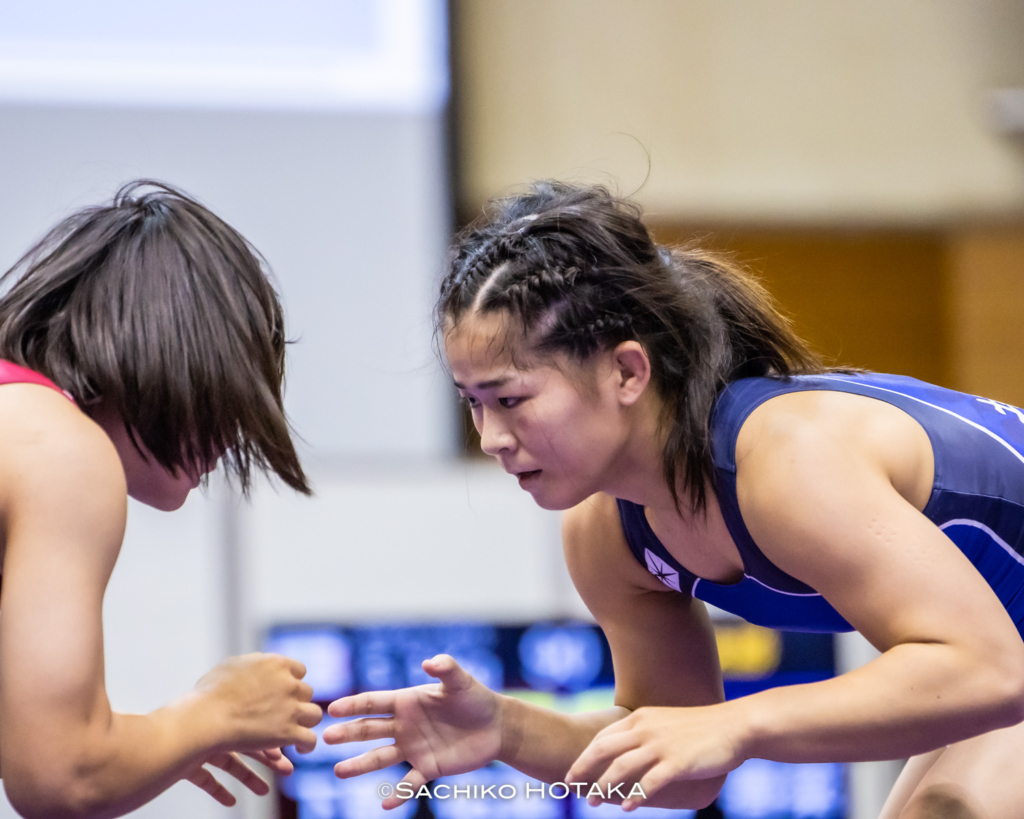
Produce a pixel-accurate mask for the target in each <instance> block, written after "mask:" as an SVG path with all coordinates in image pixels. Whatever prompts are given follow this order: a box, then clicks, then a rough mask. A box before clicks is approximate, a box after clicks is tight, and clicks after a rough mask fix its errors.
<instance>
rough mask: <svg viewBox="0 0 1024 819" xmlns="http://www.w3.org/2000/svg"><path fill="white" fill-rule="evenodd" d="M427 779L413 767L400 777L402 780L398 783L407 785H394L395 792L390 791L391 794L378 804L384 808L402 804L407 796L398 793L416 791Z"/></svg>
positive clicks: (387, 808)
mask: <svg viewBox="0 0 1024 819" xmlns="http://www.w3.org/2000/svg"><path fill="white" fill-rule="evenodd" d="M427 781H428V780H427V777H425V776H424V775H423V774H421V773H420V772H419V771H417V770H416V769H415V768H413V769H412V770H411V771H409V773H407V774H406V775H405V776H404V777H402V781H401V782H399V783H398V784H399V785H401V784H403V783H405V784H407V785H408V786H409V787H408V788H401V789H399V787H398V786H396V787H395V792H394V793H392V794H391V796H389V797H388V798H387V799H385V800H384V801H383V802H381V803H380V806H381V807H382V808H384V810H392V809H393V808H397V807H398V806H399V805H402V804H404V803H405V802H407V801H409V800H408V799H407V798H405V797H401V796H399V795H398V794H399V793H416V792H417V791H418V790H419V789H420V788H422V787H423V786H424V785H426V784H427Z"/></svg>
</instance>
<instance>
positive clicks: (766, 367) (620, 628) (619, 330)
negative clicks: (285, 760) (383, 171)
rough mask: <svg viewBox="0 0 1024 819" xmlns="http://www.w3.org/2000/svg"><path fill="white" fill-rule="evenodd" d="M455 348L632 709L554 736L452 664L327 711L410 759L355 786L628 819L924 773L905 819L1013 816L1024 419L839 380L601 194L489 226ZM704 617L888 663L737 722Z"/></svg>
mask: <svg viewBox="0 0 1024 819" xmlns="http://www.w3.org/2000/svg"><path fill="white" fill-rule="evenodd" d="M438 329H439V332H440V333H441V336H442V338H443V341H444V346H445V352H446V356H447V359H448V363H449V365H450V367H451V370H452V373H453V375H454V378H455V382H456V386H457V387H458V389H459V391H460V393H461V394H462V395H463V396H464V398H465V400H466V401H467V403H468V404H469V406H470V407H471V409H472V414H473V419H474V422H475V424H476V427H477V429H478V430H479V432H480V436H481V439H482V447H483V449H484V451H485V452H487V453H488V454H490V455H492V456H494V457H495V458H496V459H498V460H499V461H500V462H501V464H502V466H503V467H504V468H505V469H506V470H507V471H508V472H510V473H512V474H514V475H515V476H516V478H517V480H518V481H519V484H520V486H522V487H523V488H524V489H526V490H527V491H528V492H530V494H531V495H532V496H533V498H534V500H535V501H536V502H537V503H538V504H539V505H540V506H542V507H544V508H546V509H562V510H566V512H565V516H564V525H563V536H564V547H565V556H566V560H567V563H568V566H569V570H570V573H571V575H572V578H573V581H574V583H575V584H576V587H577V589H578V590H579V592H580V594H581V596H582V597H583V599H584V601H585V602H586V603H587V605H588V606H589V608H590V610H591V611H592V612H593V614H594V616H595V618H596V619H597V621H598V622H599V623H600V625H601V626H602V628H603V629H604V631H605V633H606V635H607V637H608V641H609V643H610V645H611V650H612V654H613V659H614V666H615V685H616V691H615V698H616V699H615V702H616V705H615V707H614V708H611V709H609V710H607V711H602V712H595V713H589V714H583V715H572V716H570V715H565V714H559V713H554V712H552V711H547V710H545V709H542V708H539V707H535V706H532V705H529V704H527V703H523V702H520V701H517V700H513V699H509V698H506V697H502V696H499V695H497V694H495V693H493V692H491V691H489V690H487V689H486V688H484V687H483V686H481V685H480V684H479V683H478V682H476V681H475V680H473V678H472V677H470V676H469V675H468V674H467V673H466V672H464V671H463V670H462V669H461V668H459V667H458V666H457V665H456V664H455V662H454V660H452V658H451V657H447V656H439V657H435V658H433V659H431V660H428V661H426V662H425V663H424V668H425V669H426V670H427V671H428V672H429V673H430V674H432V675H433V676H435V677H437V678H438V679H439V681H440V682H439V683H438V684H433V685H428V686H421V687H418V688H412V689H405V690H402V691H397V692H378V693H373V694H364V695H357V696H354V697H349V698H345V699H342V700H339V701H338V702H336V703H334V704H333V705H332V707H331V709H330V710H331V713H333V714H334V715H336V716H351V715H359V714H388V715H390V716H386V717H384V718H377V719H360V720H353V721H349V722H345V723H340V724H338V725H335V726H331V727H330V728H329V729H327V731H325V733H324V738H325V740H326V741H328V742H346V741H352V740H356V739H373V738H386V737H390V738H393V739H394V740H395V742H394V744H393V745H389V746H385V747H383V748H379V749H377V750H374V751H371V752H369V753H367V754H363V755H361V756H358V757H356V758H354V759H350V760H347V761H345V762H341V763H339V764H338V766H337V769H336V770H337V773H338V775H339V776H343V777H347V776H354V775H357V774H360V773H363V772H366V771H370V770H375V769H379V768H382V767H385V766H388V765H392V764H395V763H396V762H399V761H402V760H405V761H407V762H408V763H409V764H410V765H411V766H412V769H411V770H410V771H409V773H408V775H407V777H406V781H407V782H408V783H409V784H410V785H412V786H413V787H414V789H415V788H416V787H418V786H419V785H420V784H422V783H423V782H425V781H428V780H431V779H433V778H435V777H437V776H439V775H444V774H454V773H459V772H463V771H467V770H470V769H473V768H476V767H479V766H481V765H484V764H486V763H488V762H490V761H492V760H495V759H500V760H503V761H504V762H507V763H508V764H510V765H512V766H514V767H516V768H518V769H520V770H522V771H524V772H525V773H528V774H530V775H532V776H535V777H538V778H540V779H544V780H547V781H549V782H551V781H560V780H563V781H564V780H568V781H570V782H599V783H603V784H604V785H605V786H607V785H608V784H613V783H627V784H628V783H631V782H639V783H640V785H641V786H642V788H643V790H644V792H645V793H646V795H647V799H646V800H641V799H639V798H630V799H627V800H625V802H624V803H623V807H624V808H626V809H627V810H628V809H632V808H633V807H635V806H637V805H638V804H640V803H641V802H643V801H646V803H647V804H649V805H654V806H658V805H661V806H682V807H698V806H702V805H706V804H708V803H709V802H710V801H711V800H712V799H714V797H715V795H716V794H717V792H718V789H719V787H720V786H721V783H722V781H723V778H724V776H725V774H727V773H728V772H729V771H730V770H732V769H734V768H735V767H736V766H738V765H739V764H740V763H742V762H743V761H744V760H745V759H748V758H751V757H760V758H764V759H774V760H781V761H787V762H812V761H829V760H831V761H855V760H871V759H898V758H905V757H911V756H915V755H916V758H915V759H914V760H913V762H912V763H911V764H909V765H908V766H907V768H906V769H905V772H904V775H903V777H901V781H900V783H899V784H898V786H897V788H896V789H895V790H894V791H893V794H892V796H891V797H890V800H889V803H888V804H887V806H886V809H885V813H884V815H885V817H886V818H887V819H894V818H895V817H902V819H910V817H922V816H937V815H942V816H946V815H958V816H959V815H968V814H967V813H964V812H965V811H969V810H973V811H974V812H975V813H977V814H978V815H980V816H985V817H992V818H993V819H997V818H1005V819H1009V818H1010V817H1017V816H1019V815H1020V805H1021V799H1020V790H1021V786H1020V785H1019V783H1020V782H1021V779H1022V778H1021V776H1020V774H1021V773H1022V772H1024V761H1022V760H1024V753H1022V751H1024V727H1022V726H1020V725H1018V723H1020V721H1021V719H1022V718H1024V641H1022V639H1021V635H1020V633H1019V631H1018V629H1019V628H1020V627H1021V624H1022V622H1024V600H1022V595H1021V590H1022V587H1024V566H1022V562H1024V557H1022V555H1021V551H1022V550H1024V423H1022V419H1024V413H1022V412H1021V411H1020V410H1017V409H1014V408H1013V407H1009V406H1006V405H1003V404H1000V403H998V402H995V401H989V400H985V399H978V398H975V397H973V396H967V395H960V394H958V393H954V392H950V391H948V390H943V389H940V388H938V387H932V386H930V385H927V384H923V383H920V382H917V381H914V380H912V379H907V378H900V377H895V376H882V375H874V374H865V373H856V372H850V371H840V370H831V371H830V370H829V368H827V367H824V366H823V365H822V364H821V362H820V361H819V360H818V359H817V358H816V357H815V356H814V355H813V354H812V353H811V352H810V351H809V350H808V349H807V347H806V346H805V345H804V344H803V343H802V342H801V341H800V340H799V339H798V338H796V337H795V336H794V334H793V333H792V331H791V330H790V328H789V326H788V324H787V322H786V321H785V319H783V318H782V317H781V316H780V315H779V313H778V312H777V311H776V309H775V307H774V306H773V304H772V302H771V300H770V299H769V297H768V296H767V294H765V293H764V291H763V290H761V288H760V287H758V286H757V285H756V284H755V283H753V282H752V281H751V280H750V279H749V278H747V277H746V276H745V275H744V274H743V273H742V272H740V271H737V270H736V269H734V268H733V267H732V266H730V265H729V264H728V263H726V262H724V261H722V260H721V259H717V258H715V257H712V256H709V255H706V254H703V253H701V252H699V251H696V250H693V249H668V248H665V247H660V246H658V245H656V244H655V243H654V242H653V241H652V239H651V237H650V235H649V234H648V232H647V230H646V228H645V227H644V225H643V224H642V222H641V221H640V219H639V211H638V210H637V209H636V208H635V207H634V206H632V205H631V204H630V203H628V202H624V201H621V200H617V199H615V198H614V197H612V196H610V195H609V194H608V193H607V192H606V191H604V190H603V189H600V188H574V187H571V186H565V185H561V184H557V183H544V184H539V185H536V186H534V187H533V188H532V189H530V190H528V191H527V192H526V193H525V194H523V195H522V196H518V197H515V198H512V199H508V200H504V201H501V202H498V203H496V205H495V206H494V207H493V208H492V210H491V212H490V213H489V215H488V216H487V217H486V218H485V219H484V220H483V221H482V222H480V223H478V224H476V225H474V226H472V227H471V228H469V229H468V230H467V231H466V232H465V233H463V234H462V235H461V236H459V237H458V239H457V240H456V242H455V244H454V246H453V248H452V251H451V254H450V257H449V264H448V271H447V275H446V277H445V278H444V281H443V283H442V286H441V296H440V300H439V305H438ZM701 601H708V602H710V603H713V604H715V605H716V606H720V607H722V608H724V609H728V610H731V611H734V612H737V613H739V614H741V615H743V616H744V617H747V618H748V619H750V620H751V621H753V622H755V623H762V624H764V625H770V626H777V627H780V628H792V629H811V630H845V629H850V628H856V629H858V630H859V631H860V632H861V633H862V634H864V636H865V637H866V638H867V639H868V640H869V641H871V643H873V644H874V645H875V646H876V647H877V648H878V649H879V650H880V651H881V656H880V657H878V658H877V659H876V660H874V661H873V662H871V663H869V664H867V665H866V666H864V667H862V668H860V669H857V670H856V671H853V672H850V673H848V674H844V675H842V676H840V677H837V678H834V679H830V680H827V681H823V682H817V683H813V684H808V685H800V686H792V687H784V688H776V689H772V690H768V691H764V692H760V693H757V694H754V695H751V696H748V697H743V698H740V699H736V700H732V701H729V702H723V694H722V682H721V673H720V669H719V665H718V657H717V653H716V649H715V643H714V636H713V632H712V629H711V625H710V623H709V620H708V616H707V613H706V610H705V607H704V604H703V603H702V602H701ZM604 792H605V793H607V791H604ZM400 801H401V800H400V799H398V798H397V797H395V796H392V797H390V798H389V799H387V800H385V806H388V807H390V806H393V805H395V804H397V803H398V802H400ZM953 811H961V813H958V814H954V813H952V812H953Z"/></svg>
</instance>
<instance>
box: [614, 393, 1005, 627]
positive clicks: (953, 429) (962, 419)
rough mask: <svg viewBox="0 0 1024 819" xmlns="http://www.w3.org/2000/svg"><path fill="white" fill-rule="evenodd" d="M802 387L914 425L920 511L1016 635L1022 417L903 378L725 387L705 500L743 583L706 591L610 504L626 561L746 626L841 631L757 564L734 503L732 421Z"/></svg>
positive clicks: (707, 584)
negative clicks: (918, 431) (885, 408)
mask: <svg viewBox="0 0 1024 819" xmlns="http://www.w3.org/2000/svg"><path fill="white" fill-rule="evenodd" d="M803 390H832V391H835V392H847V393H853V394H854V395H864V396H868V397H871V398H877V399H878V400H880V401H885V402H886V403H889V404H892V405H894V406H896V407H899V408H900V409H902V410H903V411H904V412H906V413H907V414H908V415H910V416H911V417H912V418H914V420H916V421H917V422H918V423H919V424H920V425H921V426H922V427H924V430H925V432H927V433H928V437H929V438H930V439H931V443H932V450H933V452H934V455H935V483H934V485H933V486H932V493H931V497H930V498H929V499H928V504H927V506H925V508H924V514H925V516H926V517H927V518H928V519H929V520H931V521H932V522H934V523H935V524H936V525H937V526H938V527H939V528H940V529H941V530H942V531H943V532H945V534H946V536H947V537H949V539H950V540H952V541H953V542H954V543H955V544H956V545H957V546H958V547H959V548H960V551H962V552H963V553H964V555H966V556H967V559H968V560H970V561H971V563H972V564H973V565H974V567H975V568H976V569H977V570H978V571H979V572H980V573H981V575H982V576H983V577H984V578H985V580H987V581H988V584H989V586H991V587H992V590H993V591H994V592H995V593H996V595H997V596H998V597H999V599H1000V600H1001V601H1002V603H1003V606H1005V607H1006V610H1007V612H1009V614H1010V617H1011V618H1012V619H1013V621H1014V623H1016V625H1017V630H1018V631H1019V632H1021V635H1022V636H1024V554H1022V553H1024V411H1022V410H1020V409H1018V408H1016V407H1012V406H1010V405H1008V404H1002V403H1000V402H998V401H992V400H990V399H988V398H977V397H975V396H973V395H965V394H963V393H959V392H954V391H952V390H947V389H943V388H942V387H935V386H932V385H931V384H926V383H924V382H923V381H917V380H916V379H913V378H906V377H903V376H896V375H880V374H877V373H866V374H857V375H846V374H838V373H830V374H826V375H813V376H796V377H793V378H744V379H741V380H739V381H735V382H733V383H731V384H729V385H728V386H727V387H726V388H725V389H724V390H723V391H722V393H721V395H720V396H719V397H718V401H717V403H716V405H715V409H714V412H713V413H712V416H711V435H712V448H713V453H714V465H715V479H716V484H717V485H716V487H715V493H716V495H717V497H718V502H719V505H720V506H721V508H722V515H723V516H724V518H725V523H726V525H727V526H728V528H729V533H730V534H731V535H732V538H733V540H734V541H735V543H736V547H737V548H738V549H739V552H740V556H741V557H742V559H743V579H742V580H740V581H739V582H737V583H732V584H722V583H712V582H711V581H709V580H704V579H701V578H698V577H696V576H695V575H693V574H692V573H690V572H688V571H687V570H686V569H684V568H683V567H682V566H681V565H680V564H679V563H678V562H677V561H676V560H675V558H673V557H672V555H671V554H669V552H668V550H666V549H665V547H664V546H663V545H662V544H661V542H660V541H659V540H658V538H657V537H656V536H655V534H654V532H653V531H652V530H651V527H650V524H649V523H648V522H647V518H646V516H645V515H644V509H643V507H642V506H639V505H637V504H635V503H631V502H630V501H624V500H621V499H620V500H619V501H618V505H619V518H620V519H621V521H622V528H623V531H624V532H625V535H626V540H627V542H628V543H629V547H630V549H631V550H632V552H633V554H634V555H635V556H636V558H637V560H639V561H640V563H641V564H642V565H644V566H645V567H646V568H647V569H648V570H649V571H650V572H651V573H652V574H653V575H654V576H655V577H657V578H659V579H660V580H661V581H662V582H663V583H664V584H665V585H667V586H669V587H670V588H673V589H675V590H677V591H682V592H688V593H690V594H692V595H693V596H694V597H696V598H697V599H699V600H703V601H705V602H707V603H710V604H711V605H713V606H717V607H718V608H720V609H724V610H725V611H729V612H732V613H734V614H738V615H739V616H741V617H743V618H744V619H746V620H748V621H749V622H751V623H755V624H757V625H761V626H767V627H769V628H777V629H784V630H790V631H826V632H827V631H851V630H852V627H851V626H850V624H849V623H847V622H846V620H844V619H843V618H842V617H841V616H840V614H839V613H838V612H837V611H836V610H835V609H834V608H832V606H831V605H830V604H829V603H828V602H827V601H826V600H825V598H824V597H822V596H821V595H820V594H818V592H816V591H815V590H814V589H812V588H811V587H810V586H808V585H806V584H804V583H802V582H800V581H799V580H797V579H796V578H795V577H793V576H792V575H789V574H786V573H785V572H783V571H782V570H781V569H779V568H778V567H777V566H775V565H774V564H773V563H772V562H771V561H769V560H768V558H766V557H765V556H764V554H763V553H762V552H761V550H760V549H758V547H757V544H756V543H754V540H753V538H751V536H750V533H749V532H748V531H747V527H746V525H745V524H744V523H743V518H742V516H741V515H740V510H739V503H738V502H737V499H736V438H737V436H738V435H739V431H740V427H741V426H742V425H743V422H744V421H745V420H746V419H747V417H748V416H749V415H750V413H751V412H753V411H754V409H756V408H757V407H758V406H759V405H760V404H762V403H763V402H765V401H767V400H768V399H770V398H774V397H775V396H777V395H784V394H785V393H790V392H798V391H803Z"/></svg>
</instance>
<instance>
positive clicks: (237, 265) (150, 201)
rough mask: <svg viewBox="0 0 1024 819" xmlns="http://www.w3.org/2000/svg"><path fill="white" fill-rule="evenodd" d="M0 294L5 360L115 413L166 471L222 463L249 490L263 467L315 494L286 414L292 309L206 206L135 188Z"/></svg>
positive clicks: (70, 222)
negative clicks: (287, 316) (288, 314)
mask: <svg viewBox="0 0 1024 819" xmlns="http://www.w3.org/2000/svg"><path fill="white" fill-rule="evenodd" d="M0 286H5V287H6V288H7V290H6V292H5V293H4V294H3V296H2V297H0V357H2V358H5V359H8V360H10V361H13V362H15V363H17V364H20V365H21V366H24V367H28V368H30V369H32V370H35V371H37V372H39V373H42V374H43V375H45V376H47V377H48V378H50V379H51V380H52V381H54V382H55V383H56V384H58V385H59V386H60V387H62V388H63V389H65V390H67V391H68V392H69V393H70V394H71V395H72V396H74V398H75V400H76V401H78V402H79V404H80V405H81V406H82V407H83V408H84V409H85V410H86V411H87V412H88V411H89V408H90V406H95V405H96V404H98V403H99V402H102V403H103V404H104V405H106V406H108V407H110V408H111V409H113V410H114V411H116V412H117V413H118V414H119V415H120V417H121V418H122V419H123V421H124V423H125V426H126V427H127V429H128V430H129V433H130V434H131V435H132V436H133V440H135V441H141V442H142V444H144V445H145V447H146V449H148V450H149V452H151V453H152V454H153V457H154V458H155V459H156V460H157V461H158V462H159V463H160V464H161V465H162V466H163V467H165V468H166V469H169V470H172V471H182V470H188V469H190V468H194V466H195V465H196V464H205V463H212V462H213V461H215V460H216V459H217V457H218V456H220V455H222V454H223V460H224V463H225V466H226V468H227V469H228V471H229V473H233V474H234V475H235V476H237V478H238V480H239V482H240V484H241V486H242V489H243V491H247V490H248V487H249V485H250V478H251V471H252V468H253V466H255V467H257V468H258V469H261V470H263V471H273V472H274V473H276V474H277V475H278V476H280V478H281V479H282V480H283V481H284V482H285V483H286V484H288V485H289V486H291V487H292V488H294V489H296V490H298V491H299V492H303V493H306V494H308V493H309V491H310V489H309V485H308V483H307V481H306V476H305V474H304V473H303V470H302V466H301V464H300V463H299V459H298V456H297V454H296V452H295V446H294V444H293V442H292V439H291V435H290V431H289V427H288V422H287V420H286V418H285V414H284V408H283V406H282V401H281V385H282V381H283V378H284V350H285V336H284V322H283V315H282V310H281V304H280V302H279V301H278V297H277V294H276V293H275V292H274V288H273V286H272V285H271V283H270V281H269V279H268V276H267V273H266V270H265V264H264V262H263V260H262V257H261V256H260V255H259V254H258V253H257V252H256V250H255V249H254V248H253V247H252V246H251V245H249V243H248V242H247V241H246V240H245V239H244V238H243V237H242V236H241V235H239V234H238V232H237V231H235V230H234V229H232V228H231V227H230V226H228V225H227V224H225V223H224V222H223V221H221V220H220V219H219V218H217V217H216V216H214V215H213V214H212V213H211V212H210V211H209V210H207V209H206V208H204V207H203V206H202V205H200V204H199V203H198V202H196V201H195V200H194V199H192V198H190V197H189V196H187V195H186V194H184V193H182V192H181V191H179V190H176V189H175V188H173V187H171V186H170V185H166V184H163V183H160V182H153V181H149V180H139V181H136V182H131V183H129V184H127V185H125V186H124V187H122V188H121V189H120V190H119V191H118V192H117V194H116V195H115V196H114V199H113V201H112V202H111V203H110V204H108V205H103V206H98V207H90V208H86V209H84V210H81V211H79V212H77V213H74V214H73V215H71V216H69V217H68V218H66V219H64V220H63V221H62V222H60V223H59V224H58V225H57V226H56V227H54V228H53V229H52V230H51V231H50V232H49V233H48V234H47V235H46V236H44V237H43V238H42V240H40V241H39V242H38V243H37V244H36V245H35V246H34V247H33V248H31V249H30V250H29V251H28V252H27V253H26V254H25V255H24V256H23V257H22V258H21V259H20V260H19V261H18V262H17V263H16V264H15V265H14V267H12V268H11V269H10V270H9V271H7V273H5V274H4V276H3V277H2V278H0ZM135 436H137V438H136V437H135Z"/></svg>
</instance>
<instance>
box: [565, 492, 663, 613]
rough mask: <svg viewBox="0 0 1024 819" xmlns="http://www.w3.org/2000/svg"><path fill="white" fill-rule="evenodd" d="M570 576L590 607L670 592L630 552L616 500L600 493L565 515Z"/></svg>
mask: <svg viewBox="0 0 1024 819" xmlns="http://www.w3.org/2000/svg"><path fill="white" fill-rule="evenodd" d="M562 547H563V550H564V552H565V562H566V565H567V566H568V567H569V574H570V575H571V576H572V579H573V583H574V584H575V585H576V588H577V590H578V591H579V592H580V595H581V596H583V598H584V601H585V602H586V603H587V605H588V606H591V609H592V610H593V605H592V604H598V605H600V601H602V600H607V599H609V598H612V597H618V596H621V595H630V594H636V593H640V592H651V591H654V592H671V590H670V589H668V588H667V587H665V586H664V585H662V584H661V583H659V582H658V581H657V580H656V579H655V578H654V577H652V576H651V574H650V572H648V571H647V570H646V569H645V568H644V567H642V566H641V565H640V564H639V563H638V562H637V559H636V558H635V557H634V556H633V553H632V552H631V551H630V548H629V544H628V543H627V542H626V536H625V534H624V533H623V531H622V523H621V521H620V520H619V509H618V505H617V504H616V502H615V498H613V497H611V496H610V495H606V494H604V493H597V494H595V495H592V496H591V497H589V498H587V499H586V500H585V501H583V503H581V504H579V505H578V506H574V507H573V508H572V509H569V510H567V511H565V512H563V513H562Z"/></svg>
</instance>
